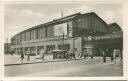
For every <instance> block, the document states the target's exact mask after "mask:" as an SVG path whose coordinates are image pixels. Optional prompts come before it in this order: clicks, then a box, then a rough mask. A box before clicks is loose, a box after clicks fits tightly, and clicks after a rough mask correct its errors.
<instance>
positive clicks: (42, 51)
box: [40, 49, 45, 60]
mask: <svg viewBox="0 0 128 81" xmlns="http://www.w3.org/2000/svg"><path fill="white" fill-rule="evenodd" d="M40 54H41V59H42V60H44V57H45V52H44V50H43V49H42V50H41V52H40Z"/></svg>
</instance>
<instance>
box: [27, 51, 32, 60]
mask: <svg viewBox="0 0 128 81" xmlns="http://www.w3.org/2000/svg"><path fill="white" fill-rule="evenodd" d="M30 56H31V54H30V52H27V62H28V61H30Z"/></svg>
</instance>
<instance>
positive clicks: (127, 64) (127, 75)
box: [0, 0, 128, 80]
mask: <svg viewBox="0 0 128 81" xmlns="http://www.w3.org/2000/svg"><path fill="white" fill-rule="evenodd" d="M86 1H87V2H88V3H87V4H99V3H100V4H118V3H122V2H123V5H124V16H123V19H124V20H123V32H124V40H123V41H124V56H123V57H124V58H123V63H124V65H123V74H124V75H123V77H4V48H3V47H4V5H5V4H79V3H84V2H86ZM89 2H90V3H89ZM127 4H128V1H127V0H75V1H73V0H47V1H46V0H42V1H41V0H28V1H26V0H19V1H18V0H17V1H15V0H5V1H2V2H0V12H1V13H0V32H1V33H0V48H1V49H0V52H1V53H0V54H1V56H0V64H1V65H0V69H1V70H0V76H1V79H2V80H127V79H128V54H127V53H128V51H127V47H128V46H127V44H128V41H127V37H128V33H127V30H128V27H127V26H128V19H127V14H128V12H127V9H128V5H127Z"/></svg>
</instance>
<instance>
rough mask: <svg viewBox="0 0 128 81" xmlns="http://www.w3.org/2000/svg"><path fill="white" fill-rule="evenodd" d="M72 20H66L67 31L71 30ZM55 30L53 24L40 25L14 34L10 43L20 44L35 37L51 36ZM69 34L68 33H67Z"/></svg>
mask: <svg viewBox="0 0 128 81" xmlns="http://www.w3.org/2000/svg"><path fill="white" fill-rule="evenodd" d="M71 23H72V22H67V26H66V27H67V32H69V31H72V30H71V29H72V24H71ZM55 32H56V30H55V29H54V26H48V27H42V28H37V29H33V30H30V31H26V32H24V33H21V34H19V35H16V36H15V37H13V38H12V39H11V43H12V45H17V44H21V42H25V41H30V40H36V39H44V38H51V37H54V36H55ZM68 34H69V33H68Z"/></svg>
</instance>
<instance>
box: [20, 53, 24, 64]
mask: <svg viewBox="0 0 128 81" xmlns="http://www.w3.org/2000/svg"><path fill="white" fill-rule="evenodd" d="M20 58H21V62H22V63H23V60H24V54H23V52H21V57H20Z"/></svg>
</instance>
